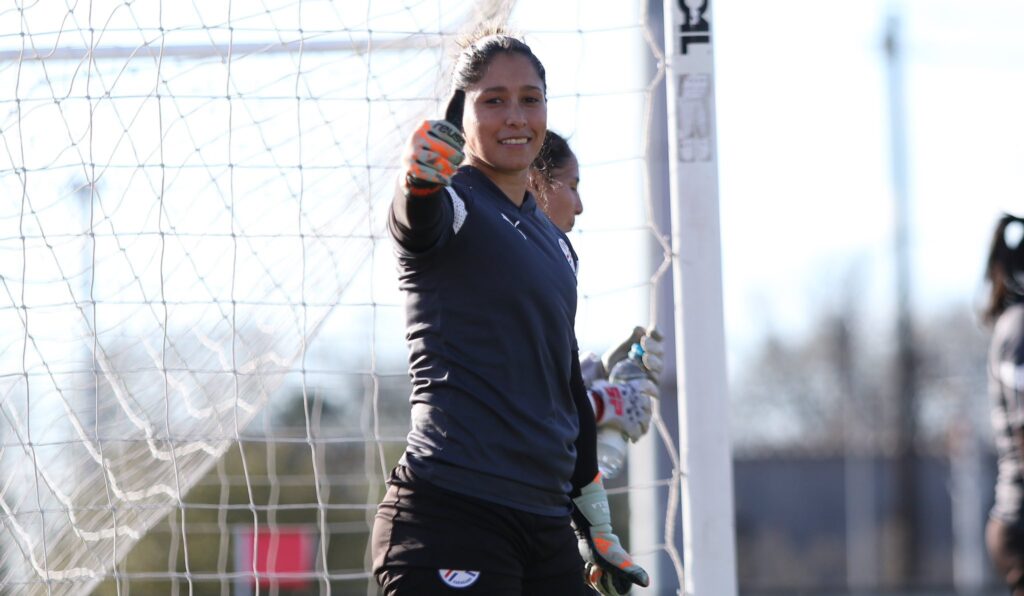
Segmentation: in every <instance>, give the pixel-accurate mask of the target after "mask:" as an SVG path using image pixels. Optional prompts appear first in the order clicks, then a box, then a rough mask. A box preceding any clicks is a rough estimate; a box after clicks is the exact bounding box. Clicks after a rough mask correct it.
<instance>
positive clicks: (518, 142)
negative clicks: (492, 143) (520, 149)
mask: <svg viewBox="0 0 1024 596" xmlns="http://www.w3.org/2000/svg"><path fill="white" fill-rule="evenodd" d="M498 142H499V143H501V144H502V145H525V144H527V143H529V142H530V139H527V138H526V137H516V138H514V139H503V140H501V141H498Z"/></svg>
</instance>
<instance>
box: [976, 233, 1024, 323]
mask: <svg viewBox="0 0 1024 596" xmlns="http://www.w3.org/2000/svg"><path fill="white" fill-rule="evenodd" d="M1013 223H1016V224H1018V225H1022V226H1024V219H1021V218H1019V217H1017V216H1015V215H1010V214H1008V213H1007V214H1004V215H1003V216H1002V217H1001V218H999V222H998V223H997V224H996V229H995V232H994V233H993V234H992V247H991V248H990V249H989V253H988V263H987V264H986V266H985V281H986V282H987V284H988V285H989V295H988V304H986V305H985V308H984V310H982V312H981V317H982V320H983V321H984V322H985V323H986V324H988V325H992V324H994V323H995V322H996V319H998V318H999V315H1001V314H1003V311H1005V310H1006V308H1007V307H1008V306H1010V305H1011V304H1014V303H1015V302H1020V301H1022V300H1024V287H1022V285H1021V280H1019V279H1018V278H1017V275H1018V274H1021V273H1024V240H1021V239H1018V241H1017V244H1016V246H1010V245H1009V243H1007V241H1006V229H1007V228H1008V227H1009V226H1010V224H1013Z"/></svg>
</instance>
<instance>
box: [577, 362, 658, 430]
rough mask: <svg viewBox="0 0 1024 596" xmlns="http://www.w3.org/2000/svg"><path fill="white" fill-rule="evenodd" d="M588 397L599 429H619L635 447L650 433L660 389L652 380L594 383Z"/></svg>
mask: <svg viewBox="0 0 1024 596" xmlns="http://www.w3.org/2000/svg"><path fill="white" fill-rule="evenodd" d="M587 393H588V394H589V395H590V404H591V405H592V406H593V407H594V421H595V422H597V426H598V427H600V428H606V427H612V428H617V429H618V430H620V431H622V434H624V435H626V436H628V437H629V440H630V441H633V442H634V443H636V442H637V440H638V439H639V438H640V437H642V436H644V434H646V433H647V428H648V427H649V426H650V425H651V400H652V399H654V398H656V397H658V387H657V385H655V384H654V383H653V382H652V381H651V380H650V379H647V378H642V379H635V380H631V381H627V382H625V383H609V382H608V381H594V382H593V383H591V384H590V386H589V387H587Z"/></svg>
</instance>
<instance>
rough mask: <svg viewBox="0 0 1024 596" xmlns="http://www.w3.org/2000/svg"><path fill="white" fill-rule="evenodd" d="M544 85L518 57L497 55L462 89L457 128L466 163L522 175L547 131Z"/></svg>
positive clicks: (531, 65) (518, 55)
mask: <svg viewBox="0 0 1024 596" xmlns="http://www.w3.org/2000/svg"><path fill="white" fill-rule="evenodd" d="M547 122H548V108H547V101H546V100H545V99H544V83H543V81H541V79H540V75H538V74H537V71H536V70H535V69H534V67H533V64H531V63H530V61H529V60H528V59H527V58H526V57H525V56H522V55H520V54H498V55H496V56H495V57H494V58H493V59H491V63H490V65H489V66H488V67H487V70H486V72H485V73H484V76H483V78H482V79H481V80H480V81H479V82H477V83H475V84H474V85H471V86H470V87H468V88H467V89H466V107H465V111H464V113H463V116H462V126H463V130H464V132H465V137H466V153H467V155H468V163H469V164H470V165H473V166H476V167H477V168H479V169H481V170H482V171H483V172H484V173H485V174H488V175H489V176H491V177H494V175H495V174H504V175H509V174H521V175H525V174H526V172H527V170H528V168H529V167H530V162H532V161H533V158H535V157H537V153H539V152H540V147H541V145H542V144H543V142H544V132H545V131H546V130H547Z"/></svg>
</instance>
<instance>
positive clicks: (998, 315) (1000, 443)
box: [982, 214, 1024, 596]
mask: <svg viewBox="0 0 1024 596" xmlns="http://www.w3.org/2000/svg"><path fill="white" fill-rule="evenodd" d="M1022 235H1024V220H1022V219H1020V218H1018V217H1016V216H1014V215H1009V214H1007V215H1004V216H1003V217H1002V218H1000V219H999V222H998V224H997V225H996V228H995V232H994V234H993V237H992V244H991V248H990V250H989V254H988V262H987V265H986V268H985V283H986V286H987V288H988V294H987V296H988V298H987V302H986V305H985V307H984V310H983V311H982V319H983V322H984V323H985V324H986V326H989V327H991V329H992V338H991V341H990V345H989V354H988V376H989V399H990V406H991V414H992V415H991V420H992V429H993V433H994V437H995V447H996V453H997V455H998V471H997V474H996V485H995V503H994V504H993V506H992V509H991V511H990V512H989V520H988V524H987V525H986V528H985V543H986V546H987V547H988V552H989V556H990V557H991V559H992V562H993V564H994V565H995V567H996V569H997V570H998V571H999V573H1000V574H1002V577H1003V579H1004V580H1005V582H1006V584H1007V586H1008V587H1009V588H1010V593H1011V594H1012V595H1013V596H1024V515H1022V514H1024V242H1021V237H1022Z"/></svg>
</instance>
